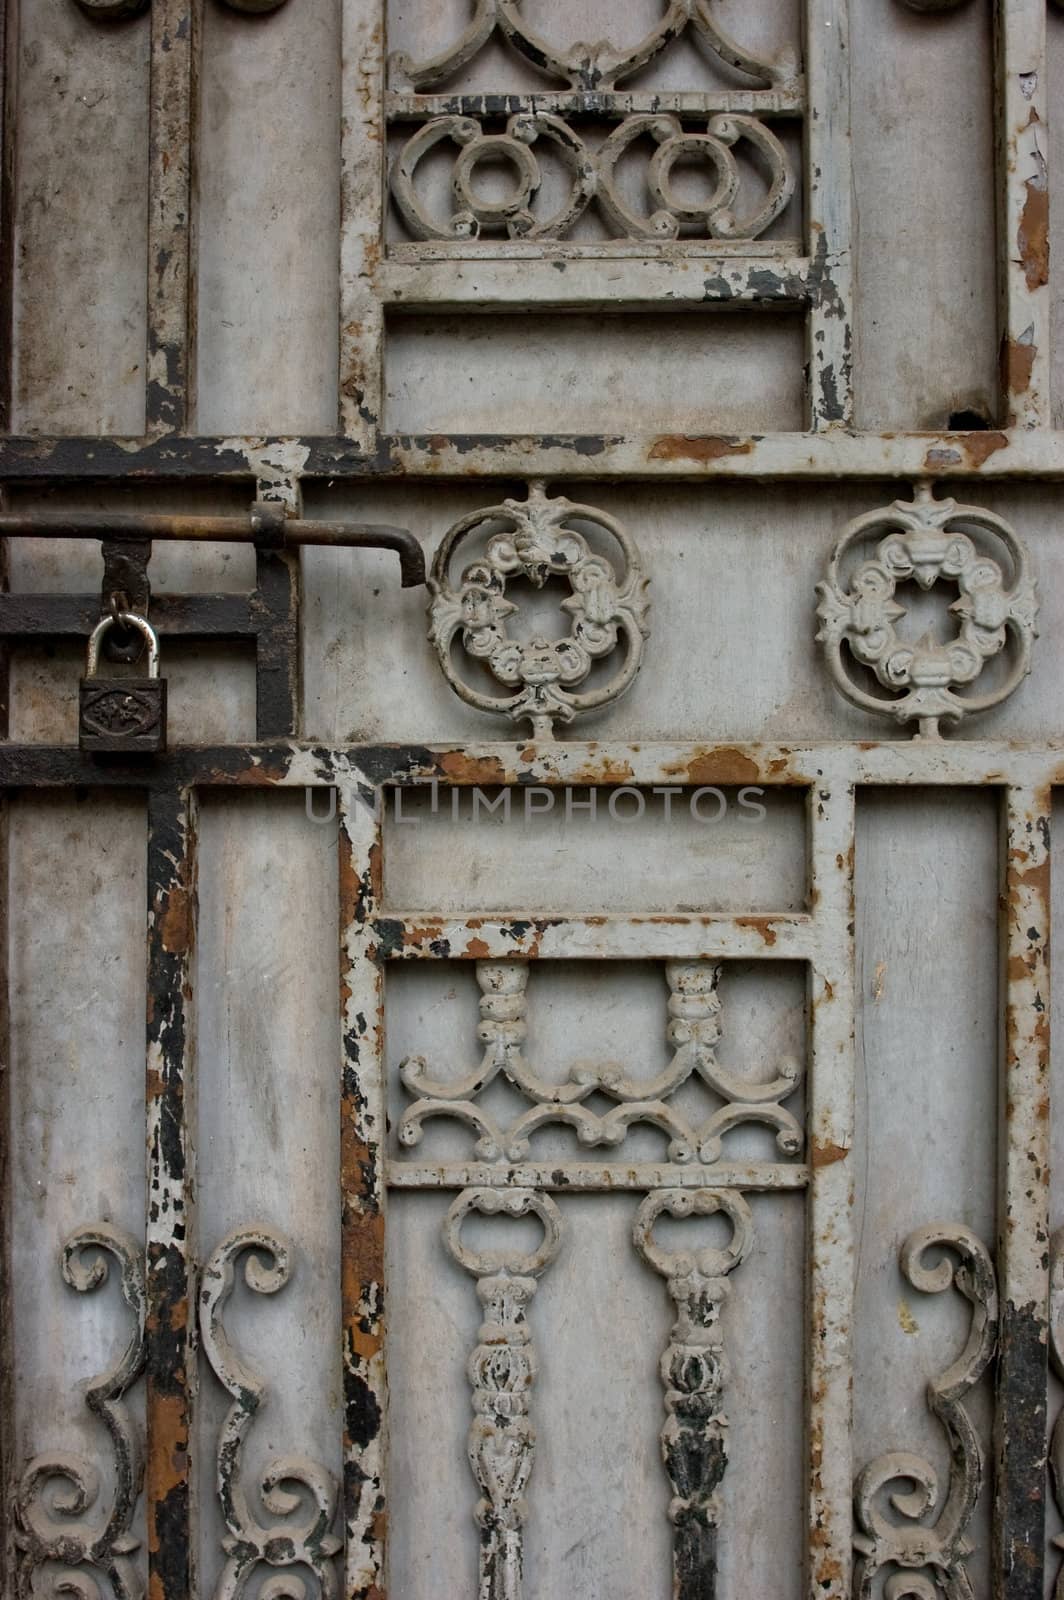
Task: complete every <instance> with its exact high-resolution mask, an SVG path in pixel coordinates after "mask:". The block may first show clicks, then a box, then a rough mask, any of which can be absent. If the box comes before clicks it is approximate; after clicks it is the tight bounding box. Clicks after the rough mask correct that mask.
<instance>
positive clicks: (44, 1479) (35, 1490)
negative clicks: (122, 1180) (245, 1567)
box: [14, 1222, 146, 1600]
mask: <svg viewBox="0 0 1064 1600" xmlns="http://www.w3.org/2000/svg"><path fill="white" fill-rule="evenodd" d="M108 1257H110V1258H111V1259H112V1260H113V1261H115V1262H117V1264H118V1267H119V1269H120V1271H121V1274H122V1295H123V1298H124V1300H125V1302H126V1305H127V1306H128V1307H129V1309H130V1311H131V1312H132V1313H133V1317H134V1327H133V1331H132V1333H131V1334H130V1338H129V1343H128V1344H127V1346H126V1348H125V1351H124V1353H123V1354H122V1356H121V1358H120V1359H119V1361H118V1362H117V1363H116V1364H115V1366H113V1367H112V1368H111V1369H110V1370H109V1371H107V1372H104V1373H102V1374H101V1375H100V1376H99V1377H98V1378H93V1379H91V1380H90V1381H89V1383H88V1384H86V1386H85V1404H86V1405H87V1406H88V1408H89V1410H90V1411H91V1412H92V1414H93V1415H94V1416H95V1417H97V1418H98V1419H99V1421H100V1422H102V1423H103V1425H104V1427H105V1428H106V1429H107V1432H108V1433H109V1434H110V1436H111V1450H112V1454H113V1457H114V1491H113V1495H112V1498H111V1504H110V1508H109V1509H108V1508H100V1510H99V1512H98V1514H96V1513H97V1507H98V1506H99V1501H100V1488H101V1482H100V1473H99V1470H98V1469H97V1467H96V1466H95V1465H94V1464H93V1463H92V1462H91V1461H87V1460H85V1458H84V1457H83V1456H79V1455H74V1454H65V1453H61V1452H50V1453H45V1454H42V1455H38V1456H34V1458H33V1460H32V1461H30V1463H29V1464H28V1466H27V1467H26V1469H25V1471H24V1472H23V1474H22V1478H21V1481H20V1482H19V1484H18V1486H17V1489H16V1491H15V1503H14V1513H15V1547H16V1549H17V1551H18V1580H17V1581H18V1593H19V1595H20V1597H22V1600H29V1597H30V1596H33V1595H34V1594H35V1593H36V1588H35V1581H34V1580H35V1574H36V1573H37V1571H38V1569H39V1568H41V1567H43V1566H45V1565H46V1564H49V1565H50V1564H53V1563H54V1564H55V1565H56V1567H57V1568H58V1571H57V1572H56V1573H55V1574H54V1575H53V1578H52V1582H51V1592H52V1593H53V1594H60V1593H62V1594H73V1595H77V1596H78V1597H79V1600H101V1596H102V1594H103V1593H104V1590H103V1589H101V1586H100V1582H99V1580H100V1579H101V1578H105V1579H106V1580H107V1582H108V1583H109V1585H110V1588H111V1590H112V1592H113V1594H114V1596H115V1600H143V1595H144V1581H143V1578H142V1576H141V1573H140V1571H139V1569H138V1566H137V1564H136V1562H135V1560H134V1557H135V1555H136V1552H137V1550H138V1549H139V1548H140V1541H139V1540H138V1539H137V1538H136V1536H135V1535H134V1533H133V1531H132V1529H133V1514H134V1511H135V1509H136V1504H137V1500H138V1498H139V1496H140V1491H141V1487H142V1482H143V1471H144V1449H143V1440H142V1438H141V1434H140V1430H139V1428H138V1427H137V1426H136V1424H135V1423H134V1421H133V1418H132V1417H131V1415H130V1412H129V1408H128V1406H127V1405H126V1403H125V1398H124V1397H125V1395H126V1394H127V1392H128V1391H129V1389H130V1388H132V1386H133V1384H134V1383H135V1382H136V1381H137V1379H138V1377H139V1376H140V1374H141V1372H142V1370H143V1367H144V1321H145V1304H146V1299H145V1288H144V1257H143V1252H142V1251H141V1249H140V1247H139V1245H137V1244H136V1243H135V1241H134V1240H133V1239H132V1238H131V1237H130V1236H129V1235H128V1234H126V1233H123V1232H121V1231H120V1230H119V1229H118V1228H113V1227H111V1226H110V1225H109V1224H107V1223H103V1222H100V1223H96V1224H95V1225H94V1226H90V1227H83V1228H79V1229H78V1230H77V1231H76V1232H75V1233H72V1234H71V1235H70V1237H69V1238H68V1239H67V1240H66V1241H65V1243H64V1244H63V1248H62V1252H61V1257H60V1262H61V1271H62V1274H63V1277H64V1279H65V1280H66V1282H67V1283H68V1284H69V1285H70V1287H71V1288H72V1289H76V1290H77V1291H78V1293H79V1294H91V1293H92V1291H93V1290H94V1289H98V1288H99V1287H100V1285H101V1284H103V1283H105V1282H106V1281H107V1275H108ZM48 1490H50V1491H52V1497H51V1505H50V1506H49V1505H48V1504H47V1503H46V1500H45V1492H46V1491H48Z"/></svg>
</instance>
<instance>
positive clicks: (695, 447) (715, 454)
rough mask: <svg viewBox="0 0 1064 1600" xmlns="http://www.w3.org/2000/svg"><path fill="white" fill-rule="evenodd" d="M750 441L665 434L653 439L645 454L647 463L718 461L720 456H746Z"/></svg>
mask: <svg viewBox="0 0 1064 1600" xmlns="http://www.w3.org/2000/svg"><path fill="white" fill-rule="evenodd" d="M753 448H754V442H753V440H752V439H735V438H731V439H729V438H724V437H721V436H720V435H718V434H705V435H702V436H700V437H694V436H692V435H691V434H686V433H679V434H677V433H666V434H662V436H661V438H660V439H655V440H654V443H653V444H652V445H651V447H650V449H649V451H648V452H647V460H648V461H719V460H720V458H721V456H748V455H750V453H751V452H752V450H753Z"/></svg>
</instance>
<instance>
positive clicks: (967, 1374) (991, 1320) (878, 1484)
mask: <svg viewBox="0 0 1064 1600" xmlns="http://www.w3.org/2000/svg"><path fill="white" fill-rule="evenodd" d="M934 1250H940V1251H952V1252H953V1254H954V1255H956V1256H958V1257H959V1258H960V1259H959V1264H958V1265H954V1263H953V1262H952V1261H951V1260H950V1259H949V1258H948V1257H945V1258H944V1259H942V1260H940V1261H938V1262H937V1263H936V1264H935V1265H934V1266H929V1265H928V1264H927V1259H926V1258H927V1256H928V1253H929V1252H931V1251H934ZM901 1268H902V1271H903V1272H904V1273H905V1276H906V1277H907V1278H908V1280H909V1282H910V1283H911V1284H912V1285H913V1287H914V1288H915V1289H920V1290H922V1291H923V1292H924V1293H925V1294H940V1293H942V1292H943V1290H945V1289H948V1288H949V1287H950V1286H951V1285H952V1286H953V1287H954V1288H955V1289H957V1290H958V1291H959V1292H960V1293H961V1294H962V1295H963V1296H964V1297H965V1299H966V1300H967V1301H968V1302H969V1304H970V1305H971V1308H972V1312H971V1322H970V1325H969V1331H968V1340H967V1343H966V1344H965V1347H964V1349H963V1351H962V1352H961V1354H960V1356H958V1358H957V1360H956V1361H955V1362H954V1363H953V1365H952V1366H950V1367H948V1368H947V1369H946V1371H945V1372H944V1373H943V1374H942V1375H941V1377H938V1378H933V1379H932V1380H931V1382H930V1383H929V1384H928V1386H927V1404H928V1407H929V1409H930V1411H931V1412H932V1414H933V1415H934V1416H935V1417H937V1419H938V1421H939V1422H940V1423H941V1424H942V1427H943V1429H944V1431H945V1434H946V1437H947V1439H948V1441H949V1450H950V1477H949V1486H948V1489H947V1491H946V1495H945V1498H944V1499H943V1500H942V1502H941V1504H939V1503H938V1502H939V1485H938V1475H937V1473H936V1472H935V1469H934V1467H933V1466H932V1465H931V1463H930V1462H929V1461H926V1460H925V1459H924V1458H923V1457H922V1456H917V1455H912V1454H910V1452H909V1451H906V1450H891V1451H888V1452H887V1453H886V1454H885V1455H882V1456H877V1457H876V1459H875V1460H874V1461H872V1462H870V1463H869V1465H868V1466H867V1467H865V1469H864V1471H863V1472H861V1473H860V1474H859V1476H858V1478H857V1482H856V1484H855V1487H854V1507H855V1511H856V1517H857V1526H858V1529H859V1530H860V1531H859V1532H858V1533H857V1534H856V1535H855V1537H854V1545H855V1548H856V1549H857V1552H858V1561H857V1568H856V1573H855V1584H854V1596H855V1600H871V1596H872V1595H873V1593H874V1592H876V1589H875V1584H876V1578H877V1575H878V1574H879V1573H881V1572H882V1571H883V1570H884V1568H886V1569H888V1570H891V1569H900V1571H897V1572H894V1573H893V1575H892V1576H891V1577H889V1578H888V1580H887V1587H886V1590H885V1594H886V1595H887V1596H888V1597H890V1600H903V1597H904V1600H937V1597H938V1596H943V1595H944V1596H945V1597H946V1600H971V1596H972V1587H971V1582H970V1580H969V1577H968V1569H967V1566H966V1564H965V1560H966V1557H967V1556H968V1555H970V1553H971V1550H972V1545H971V1543H970V1541H969V1539H968V1536H967V1533H968V1524H969V1523H970V1521H971V1518H972V1512H973V1511H974V1509H975V1505H976V1501H977V1500H978V1499H979V1495H980V1492H981V1490H982V1486H983V1480H984V1476H985V1473H986V1461H985V1458H984V1454H983V1448H982V1445H981V1444H980V1441H979V1436H978V1434H977V1433H976V1431H975V1428H974V1426H973V1424H972V1421H971V1418H970V1417H969V1415H968V1412H967V1411H966V1410H965V1407H964V1404H963V1401H964V1399H965V1397H966V1395H968V1394H969V1393H970V1391H971V1390H972V1389H974V1387H975V1385H976V1384H977V1383H978V1382H979V1380H980V1378H981V1377H982V1376H983V1373H984V1372H985V1371H986V1369H987V1367H988V1366H989V1364H990V1361H991V1359H992V1358H993V1355H994V1351H995V1348H996V1345H997V1335H998V1297H997V1281H996V1278H995V1274H994V1266H993V1263H992V1261H991V1259H990V1256H989V1254H988V1252H987V1249H986V1246H985V1245H984V1244H982V1242H981V1241H980V1240H979V1239H977V1238H976V1236H975V1235H974V1234H973V1233H972V1232H971V1231H970V1230H969V1229H968V1228H965V1227H963V1226H961V1225H960V1224H947V1223H938V1222H934V1223H930V1224H929V1225H928V1226H927V1227H925V1228H919V1229H917V1231H916V1232H915V1233H912V1234H910V1235H909V1237H908V1238H907V1239H906V1241H905V1243H904V1245H903V1246H902V1251H901ZM884 1500H885V1502H886V1503H885V1504H883V1501H884ZM932 1511H935V1513H936V1514H935V1519H934V1521H933V1522H932V1523H927V1522H926V1521H924V1520H923V1519H924V1518H925V1517H926V1516H927V1515H928V1514H929V1513H931V1512H932ZM892 1513H893V1515H892ZM895 1518H899V1519H901V1520H900V1521H898V1520H895Z"/></svg>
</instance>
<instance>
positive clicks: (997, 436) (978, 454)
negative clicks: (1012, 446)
mask: <svg viewBox="0 0 1064 1600" xmlns="http://www.w3.org/2000/svg"><path fill="white" fill-rule="evenodd" d="M959 438H960V443H961V449H962V450H963V451H964V453H965V455H966V456H967V457H968V460H969V461H970V462H971V464H972V466H973V467H981V466H982V465H983V462H984V461H986V460H987V459H988V458H989V457H990V456H992V455H993V454H994V452H995V450H1004V449H1005V448H1006V447H1007V446H1008V442H1009V437H1008V434H1007V433H996V432H992V431H990V430H987V431H986V432H983V433H980V432H976V433H965V434H961V435H959Z"/></svg>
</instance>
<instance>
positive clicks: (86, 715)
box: [78, 611, 166, 755]
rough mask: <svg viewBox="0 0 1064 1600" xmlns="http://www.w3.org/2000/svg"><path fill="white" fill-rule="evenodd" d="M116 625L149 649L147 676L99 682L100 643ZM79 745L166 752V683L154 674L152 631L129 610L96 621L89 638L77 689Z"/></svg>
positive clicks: (156, 654) (138, 752)
mask: <svg viewBox="0 0 1064 1600" xmlns="http://www.w3.org/2000/svg"><path fill="white" fill-rule="evenodd" d="M116 623H121V624H122V625H123V626H125V627H127V628H136V630H137V632H138V633H140V634H142V635H143V637H144V641H145V644H146V645H147V649H148V675H147V677H146V678H100V677H97V671H98V668H99V665H100V643H101V641H102V639H103V636H104V634H105V633H107V631H108V630H109V629H110V628H113V627H114V626H115V624H116ZM78 744H79V745H80V746H81V748H82V749H83V750H93V751H101V752H103V751H105V752H108V753H113V754H116V755H151V754H153V753H154V752H155V751H158V750H165V749H166V680H165V678H160V676H159V640H158V638H157V636H156V633H155V629H154V628H153V627H152V626H151V624H150V623H149V622H147V621H146V620H145V619H144V617H138V616H137V615H136V613H135V612H133V611H116V612H115V613H114V614H113V615H111V616H106V617H101V618H100V620H99V622H98V623H97V624H96V626H95V628H93V630H92V633H91V634H90V635H89V648H88V655H87V658H86V662H85V676H84V677H83V678H82V680H81V683H80V685H79V715H78Z"/></svg>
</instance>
